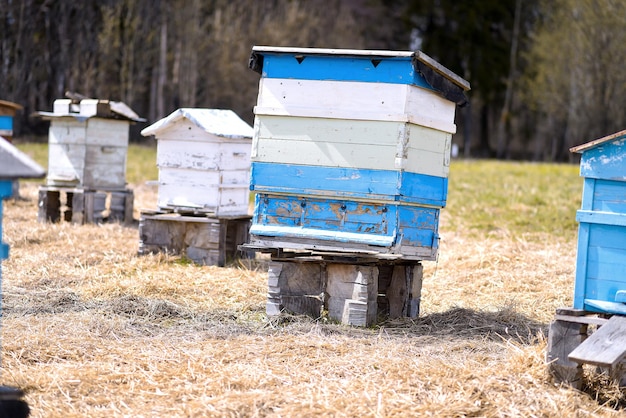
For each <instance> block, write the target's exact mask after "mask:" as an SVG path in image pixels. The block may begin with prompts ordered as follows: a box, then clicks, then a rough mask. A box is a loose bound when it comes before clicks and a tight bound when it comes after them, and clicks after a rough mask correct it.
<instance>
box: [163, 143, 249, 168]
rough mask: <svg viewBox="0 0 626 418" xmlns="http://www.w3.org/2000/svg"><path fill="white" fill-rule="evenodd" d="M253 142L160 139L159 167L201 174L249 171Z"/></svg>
mask: <svg viewBox="0 0 626 418" xmlns="http://www.w3.org/2000/svg"><path fill="white" fill-rule="evenodd" d="M250 143H251V141H234V140H233V141H230V140H229V141H228V142H227V143H217V142H200V141H191V140H186V139H185V140H168V139H159V140H158V145H157V161H156V163H157V166H158V167H159V168H161V169H163V168H189V169H193V170H198V171H205V170H206V171H210V170H220V169H224V170H249V169H250Z"/></svg>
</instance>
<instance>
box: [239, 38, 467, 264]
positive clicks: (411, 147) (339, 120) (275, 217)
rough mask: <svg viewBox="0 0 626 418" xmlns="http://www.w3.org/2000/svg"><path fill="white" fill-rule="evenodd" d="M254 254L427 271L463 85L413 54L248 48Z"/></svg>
mask: <svg viewBox="0 0 626 418" xmlns="http://www.w3.org/2000/svg"><path fill="white" fill-rule="evenodd" d="M250 66H251V68H252V69H254V70H256V71H258V72H259V73H261V80H260V85H259V94H258V102H257V105H256V107H255V109H254V113H255V122H254V140H253V145H252V174H251V185H250V188H251V190H254V191H255V192H256V201H255V209H254V215H253V224H252V227H251V229H250V234H251V239H250V245H251V246H256V247H258V248H278V249H285V248H288V249H296V250H298V249H301V250H316V251H331V252H337V251H339V252H347V253H365V254H375V255H377V256H380V257H390V258H397V259H405V260H434V259H435V258H436V256H437V249H438V238H439V236H438V223H439V212H440V209H441V208H443V207H444V206H445V204H446V199H447V189H448V170H449V164H450V148H451V138H452V134H453V133H455V131H456V126H455V124H454V116H455V110H456V105H457V104H460V103H462V102H464V101H465V96H464V91H465V90H469V84H468V83H467V81H465V80H463V79H461V78H460V77H458V76H457V75H455V74H453V73H452V72H450V71H449V70H447V69H446V68H444V67H442V66H441V65H439V64H438V63H436V62H435V61H433V60H432V59H430V58H429V57H428V56H426V55H424V54H423V53H421V52H397V51H361V50H329V49H310V48H279V47H254V48H253V51H252V57H251V62H250Z"/></svg>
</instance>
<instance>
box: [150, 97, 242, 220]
mask: <svg viewBox="0 0 626 418" xmlns="http://www.w3.org/2000/svg"><path fill="white" fill-rule="evenodd" d="M141 133H142V135H145V136H148V135H154V136H155V137H156V140H157V166H158V169H159V181H158V198H157V205H158V207H159V208H162V209H176V208H185V209H189V210H194V211H199V212H206V213H211V214H213V215H215V216H232V215H247V214H248V211H249V210H248V208H249V202H250V180H249V177H250V144H251V142H252V127H251V126H250V125H248V124H247V123H246V122H244V121H243V120H241V119H240V118H239V116H237V114H235V112H233V111H231V110H221V109H189V108H184V109H178V110H176V111H175V112H173V113H172V114H171V115H169V116H167V117H166V118H164V119H161V120H160V121H158V122H156V123H154V124H153V125H151V126H149V127H147V128H145V129H144V130H142V131H141Z"/></svg>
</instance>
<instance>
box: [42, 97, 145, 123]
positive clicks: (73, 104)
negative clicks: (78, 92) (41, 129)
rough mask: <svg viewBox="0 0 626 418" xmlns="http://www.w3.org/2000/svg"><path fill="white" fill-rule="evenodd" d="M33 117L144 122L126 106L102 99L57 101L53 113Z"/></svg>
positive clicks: (43, 112)
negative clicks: (94, 118)
mask: <svg viewBox="0 0 626 418" xmlns="http://www.w3.org/2000/svg"><path fill="white" fill-rule="evenodd" d="M35 116H39V117H41V118H43V119H47V120H50V119H55V118H64V117H74V118H76V119H79V120H85V119H88V118H92V117H99V118H105V119H121V120H129V121H132V122H145V121H146V120H145V119H144V118H141V117H139V115H137V113H135V111H133V110H132V109H131V108H130V107H129V106H128V105H127V104H125V103H122V102H115V101H112V100H102V99H89V98H85V99H80V100H76V99H57V100H55V101H54V106H53V111H52V112H46V111H39V112H35Z"/></svg>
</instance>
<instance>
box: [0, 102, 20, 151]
mask: <svg viewBox="0 0 626 418" xmlns="http://www.w3.org/2000/svg"><path fill="white" fill-rule="evenodd" d="M18 110H22V106H20V105H18V104H17V103H13V102H8V101H6V100H0V136H1V137H3V138H5V139H7V140H8V141H9V142H11V140H12V138H13V125H14V119H15V115H16V114H17V111H18Z"/></svg>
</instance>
